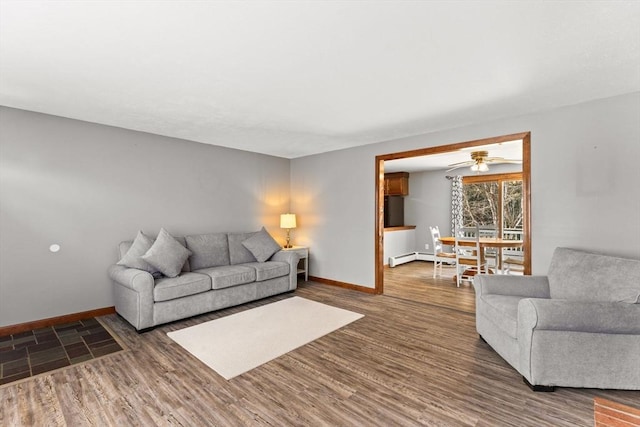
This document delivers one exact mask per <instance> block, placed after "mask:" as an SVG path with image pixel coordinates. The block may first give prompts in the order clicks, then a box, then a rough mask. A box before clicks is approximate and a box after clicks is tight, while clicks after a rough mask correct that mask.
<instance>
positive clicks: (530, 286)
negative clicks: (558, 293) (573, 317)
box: [473, 274, 550, 298]
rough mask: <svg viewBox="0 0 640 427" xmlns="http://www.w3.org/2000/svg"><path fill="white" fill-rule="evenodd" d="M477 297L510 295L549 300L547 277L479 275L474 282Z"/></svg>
mask: <svg viewBox="0 0 640 427" xmlns="http://www.w3.org/2000/svg"><path fill="white" fill-rule="evenodd" d="M473 287H474V288H475V290H476V295H477V296H478V297H479V296H480V295H483V294H486V295H488V294H493V295H510V296H519V297H525V298H549V297H550V294H549V281H548V280H547V277H546V276H510V275H498V274H479V275H477V276H476V277H475V278H474V280H473Z"/></svg>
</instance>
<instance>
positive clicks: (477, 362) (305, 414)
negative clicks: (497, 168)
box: [0, 262, 640, 426]
mask: <svg viewBox="0 0 640 427" xmlns="http://www.w3.org/2000/svg"><path fill="white" fill-rule="evenodd" d="M429 266H430V264H429V263H421V262H414V263H412V264H407V265H402V266H399V267H395V268H394V269H391V270H392V271H389V272H388V273H389V277H388V282H387V283H386V285H385V289H386V291H387V294H385V295H371V294H365V293H361V292H357V291H352V290H346V289H342V288H337V287H333V286H327V285H321V284H316V283H311V282H307V283H301V284H300V286H299V288H298V290H297V291H296V292H295V295H298V296H301V297H304V298H308V299H312V300H315V301H319V302H324V303H327V304H331V305H333V306H336V307H342V308H346V309H349V310H352V311H356V312H359V313H362V314H364V315H365V317H364V318H362V319H360V320H358V321H356V322H354V323H351V324H349V325H348V326H346V327H344V328H342V329H340V330H338V331H336V332H334V333H331V334H329V335H326V336H324V337H322V338H320V339H318V340H316V341H314V342H312V343H310V344H308V345H305V346H303V347H301V348H299V349H297V350H294V351H292V352H290V353H288V354H286V355H284V356H282V357H280V358H278V359H276V360H273V361H271V362H269V363H267V364H265V365H263V366H261V367H258V368H256V369H254V370H252V371H250V372H247V373H246V374H243V375H240V376H238V377H236V378H234V379H232V380H230V381H226V380H224V379H223V378H222V377H220V376H219V375H217V374H216V373H215V372H214V371H212V370H210V369H209V368H207V367H206V366H205V365H203V364H202V363H201V362H200V361H198V360H197V359H195V358H194V357H192V356H191V355H190V354H188V353H187V352H186V351H185V350H183V349H182V348H181V347H180V346H178V345H177V344H175V343H174V342H173V341H172V340H170V339H169V338H168V337H167V336H166V333H167V332H168V331H172V330H177V329H181V328H183V327H186V326H191V325H194V324H198V323H202V322H204V321H207V320H210V319H214V318H218V317H222V316H226V315H229V314H231V313H235V312H239V311H242V310H246V309H248V308H251V307H256V306H259V305H263V304H268V303H270V302H273V301H276V300H280V299H283V298H288V297H290V296H292V294H287V295H281V296H277V297H273V298H269V299H266V300H263V301H258V302H255V303H251V304H246V305H243V306H241V307H234V308H231V309H227V310H222V311H219V312H215V313H211V314H207V315H203V316H198V317H196V318H192V319H188V320H184V321H180V322H175V323H172V324H170V325H164V326H161V327H158V328H156V329H155V330H153V331H151V332H148V333H145V334H142V335H138V334H137V333H136V332H135V331H134V330H133V328H131V327H130V326H129V325H128V324H127V323H126V322H125V321H123V320H122V319H121V318H119V317H118V316H117V315H108V316H103V317H102V318H101V320H103V321H104V323H105V324H106V325H108V326H109V327H110V328H111V329H112V330H113V331H114V332H115V333H116V334H117V335H118V336H119V337H120V339H121V340H122V341H123V343H124V344H125V346H126V347H127V350H126V351H124V352H121V353H118V354H115V355H112V356H107V357H104V358H102V359H99V360H94V361H91V362H87V363H85V364H83V365H80V366H75V367H70V368H66V369H64V370H60V371H57V372H54V373H51V374H46V375H42V376H39V377H36V378H32V379H28V380H25V381H23V382H20V383H14V384H9V385H6V386H3V387H2V388H0V425H2V426H21V425H24V426H27V425H28V426H32V425H33V426H57V425H68V426H85V425H95V426H110V425H112V426H126V425H145V426H146V425H149V426H153V425H178V426H213V425H215V426H238V425H277V426H289V425H300V426H319V425H331V426H333V425H340V426H356V425H357V426H413V425H439V426H591V425H593V399H594V397H596V396H599V397H603V398H606V399H609V400H612V401H615V402H619V403H622V404H626V405H631V406H635V407H637V406H638V402H640V392H636V391H615V390H610V391H604V390H590V389H564V388H560V389H558V390H557V391H556V392H555V393H533V392H532V391H530V390H529V389H528V388H527V387H526V386H525V385H524V384H523V382H522V379H521V377H520V375H518V373H517V372H516V371H515V370H513V369H512V368H511V367H510V366H509V365H508V364H507V363H506V362H504V361H503V360H502V359H501V358H500V357H499V356H498V355H497V354H496V353H495V352H494V351H493V350H492V349H491V348H490V347H489V346H488V345H487V344H485V343H483V342H481V341H480V340H479V339H478V335H477V333H476V331H475V324H474V314H473V305H472V303H471V302H470V301H472V299H473V289H472V288H471V287H469V286H464V287H461V288H456V287H455V284H454V283H453V282H452V281H450V280H441V283H438V281H432V279H429V277H430V274H431V273H430V272H428V273H427V275H426V276H423V270H425V271H426V270H428V268H429ZM403 277H404V278H405V279H403ZM404 285H406V286H404ZM421 286H422V287H423V288H424V292H420V291H422V288H421ZM416 290H417V291H416Z"/></svg>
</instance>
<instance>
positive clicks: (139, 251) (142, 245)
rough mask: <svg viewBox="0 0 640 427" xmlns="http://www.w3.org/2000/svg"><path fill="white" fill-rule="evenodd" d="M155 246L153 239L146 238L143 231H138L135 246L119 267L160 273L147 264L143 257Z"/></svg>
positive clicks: (134, 241) (125, 255)
mask: <svg viewBox="0 0 640 427" xmlns="http://www.w3.org/2000/svg"><path fill="white" fill-rule="evenodd" d="M152 245H153V239H152V238H151V237H149V236H146V235H145V234H144V233H143V232H142V231H138V234H137V235H136V238H135V239H134V240H133V244H132V245H131V247H130V248H129V250H128V251H127V253H126V254H124V256H123V257H122V259H121V260H120V261H118V265H124V266H125V267H128V268H137V269H138V270H144V271H148V272H149V273H151V274H156V273H158V269H157V268H155V267H154V266H152V265H150V264H149V263H147V262H146V261H145V260H143V259H142V255H144V254H146V253H147V251H148V250H149V249H150V248H151V246H152Z"/></svg>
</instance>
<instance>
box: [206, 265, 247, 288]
mask: <svg viewBox="0 0 640 427" xmlns="http://www.w3.org/2000/svg"><path fill="white" fill-rule="evenodd" d="M197 273H201V274H206V275H208V276H209V277H211V289H224V288H230V287H231V286H236V285H242V284H243V283H251V282H255V281H256V269H255V268H253V267H246V266H243V265H223V266H219V267H210V268H203V269H201V270H198V271H197Z"/></svg>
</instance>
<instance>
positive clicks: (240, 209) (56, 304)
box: [0, 108, 290, 326]
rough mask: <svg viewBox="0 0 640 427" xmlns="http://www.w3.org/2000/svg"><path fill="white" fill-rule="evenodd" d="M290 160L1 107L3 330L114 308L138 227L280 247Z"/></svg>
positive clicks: (0, 317) (0, 296)
mask: <svg viewBox="0 0 640 427" xmlns="http://www.w3.org/2000/svg"><path fill="white" fill-rule="evenodd" d="M289 163H290V162H289V160H287V159H282V158H276V157H270V156H265V155H260V154H254V153H249V152H244V151H238V150H231V149H227V148H221V147H214V146H210V145H204V144H199V143H195V142H189V141H183V140H178V139H172V138H166V137H161V136H157V135H151V134H146V133H141V132H134V131H128V130H124V129H119V128H114V127H108V126H102V125H96V124H91V123H86V122H81V121H76V120H69V119H64V118H60V117H54V116H48V115H43V114H37V113H32V112H26V111H21V110H15V109H9V108H1V109H0V326H6V325H12V324H16V323H22V322H27V321H31V320H37V319H43V318H48V317H53V316H59V315H63V314H69V313H75V312H80V311H85V310H91V309H95V308H101V307H108V306H112V305H113V299H112V291H111V283H110V281H109V280H108V278H107V275H106V269H107V267H108V266H109V264H112V263H113V262H115V261H117V259H116V245H117V244H118V242H119V241H121V240H128V239H132V238H133V237H134V236H135V234H136V232H137V230H138V229H142V230H143V231H144V232H146V233H148V234H149V235H153V236H155V235H156V234H157V232H158V230H159V229H160V227H165V228H166V229H167V230H168V231H169V232H170V233H172V234H175V235H184V234H192V233H202V232H213V231H234V230H237V231H239V230H257V229H258V228H259V227H260V226H261V225H263V224H264V225H265V226H266V227H267V229H268V230H269V231H270V232H272V234H273V235H274V237H276V238H277V239H279V240H281V241H282V240H283V239H284V234H283V232H282V230H280V229H279V228H278V226H279V214H281V213H283V212H286V211H288V210H289V181H290V171H289ZM52 243H59V244H60V245H61V247H62V249H61V251H60V252H58V253H55V254H54V253H51V252H49V250H48V248H49V245H51V244H52Z"/></svg>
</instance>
